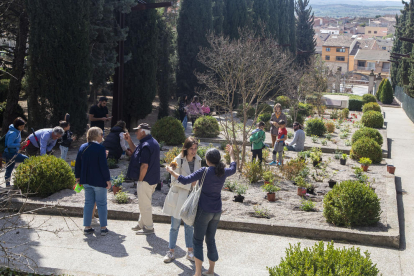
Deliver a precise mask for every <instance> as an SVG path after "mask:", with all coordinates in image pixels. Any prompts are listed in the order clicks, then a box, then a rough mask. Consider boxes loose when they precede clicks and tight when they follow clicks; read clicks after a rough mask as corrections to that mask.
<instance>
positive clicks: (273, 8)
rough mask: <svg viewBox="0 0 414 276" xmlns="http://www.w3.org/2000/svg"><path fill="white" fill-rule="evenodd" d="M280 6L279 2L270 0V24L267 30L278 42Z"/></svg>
mask: <svg viewBox="0 0 414 276" xmlns="http://www.w3.org/2000/svg"><path fill="white" fill-rule="evenodd" d="M279 13H280V5H279V0H269V22H268V24H267V30H268V33H269V36H270V37H271V38H273V39H275V40H276V41H278V39H277V37H278V35H279V17H280V15H279Z"/></svg>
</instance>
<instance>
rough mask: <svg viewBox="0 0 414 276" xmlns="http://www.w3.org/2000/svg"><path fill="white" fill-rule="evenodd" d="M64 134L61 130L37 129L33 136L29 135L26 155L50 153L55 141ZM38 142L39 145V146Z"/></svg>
mask: <svg viewBox="0 0 414 276" xmlns="http://www.w3.org/2000/svg"><path fill="white" fill-rule="evenodd" d="M64 133H65V131H64V130H63V128H61V127H55V128H44V129H39V130H38V131H36V132H35V133H34V135H33V134H30V136H29V138H28V140H29V142H28V144H27V146H26V152H27V155H29V156H33V155H37V154H38V153H39V150H40V155H45V154H46V153H50V152H52V149H53V147H54V146H55V145H56V141H57V140H58V139H59V138H60V137H62V135H63V134H64ZM39 142H40V145H39Z"/></svg>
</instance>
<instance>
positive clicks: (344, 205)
mask: <svg viewBox="0 0 414 276" xmlns="http://www.w3.org/2000/svg"><path fill="white" fill-rule="evenodd" d="M323 215H324V217H325V218H326V221H327V222H330V223H332V224H334V225H336V226H347V227H351V226H369V225H374V224H376V223H377V222H378V221H379V220H380V215H381V205H380V199H379V198H378V196H377V194H376V193H375V192H374V191H373V190H372V189H371V187H369V186H368V185H366V184H364V183H361V182H359V181H357V180H347V181H342V182H341V184H339V185H335V186H334V187H333V189H332V190H330V191H329V192H328V193H327V194H326V196H325V197H324V199H323Z"/></svg>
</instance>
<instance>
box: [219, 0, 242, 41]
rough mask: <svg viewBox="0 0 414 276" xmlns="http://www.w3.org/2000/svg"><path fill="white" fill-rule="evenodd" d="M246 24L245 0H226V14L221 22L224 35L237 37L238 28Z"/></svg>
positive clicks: (232, 37)
mask: <svg viewBox="0 0 414 276" xmlns="http://www.w3.org/2000/svg"><path fill="white" fill-rule="evenodd" d="M247 24H248V10H247V2H246V0H226V16H225V18H224V23H223V33H224V35H226V36H228V37H230V39H238V38H239V28H243V27H245V26H247Z"/></svg>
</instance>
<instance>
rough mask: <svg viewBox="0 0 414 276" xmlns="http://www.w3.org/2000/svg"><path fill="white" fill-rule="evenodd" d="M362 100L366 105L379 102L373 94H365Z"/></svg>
mask: <svg viewBox="0 0 414 276" xmlns="http://www.w3.org/2000/svg"><path fill="white" fill-rule="evenodd" d="M362 100H363V101H364V103H376V102H377V99H376V98H375V96H374V95H372V94H365V95H364V96H362Z"/></svg>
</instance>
